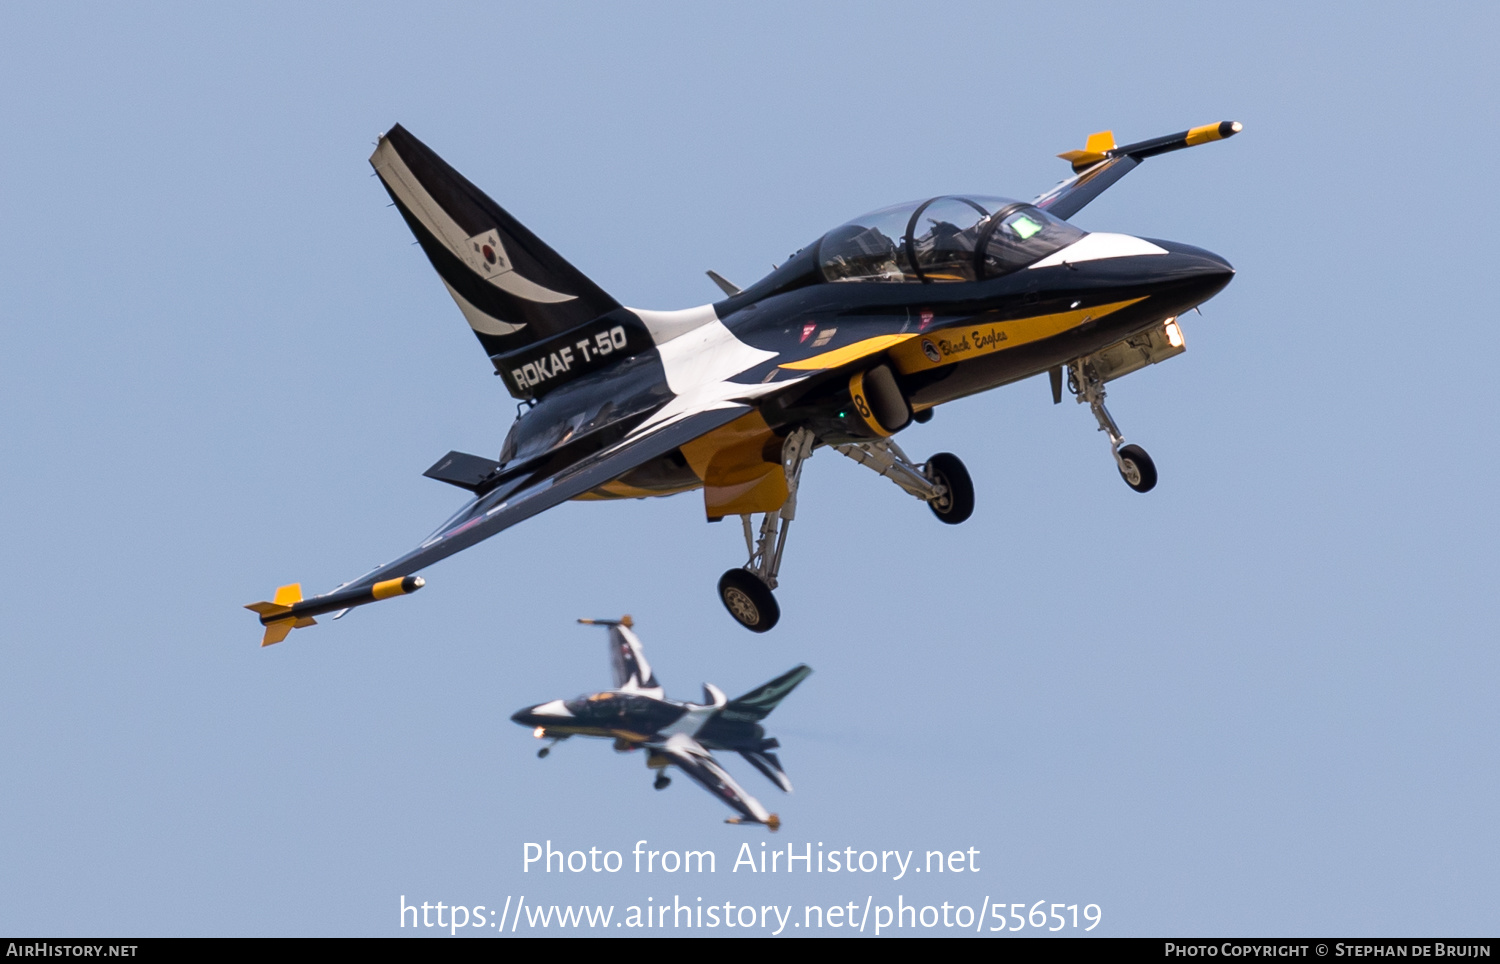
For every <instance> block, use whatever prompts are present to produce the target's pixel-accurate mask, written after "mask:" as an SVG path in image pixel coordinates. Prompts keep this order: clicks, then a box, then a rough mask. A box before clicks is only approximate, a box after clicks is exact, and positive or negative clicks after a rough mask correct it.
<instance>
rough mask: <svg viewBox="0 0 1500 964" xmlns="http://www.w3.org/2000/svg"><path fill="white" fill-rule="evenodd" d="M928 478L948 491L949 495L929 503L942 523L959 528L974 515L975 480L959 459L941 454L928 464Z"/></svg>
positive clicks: (946, 453)
mask: <svg viewBox="0 0 1500 964" xmlns="http://www.w3.org/2000/svg"><path fill="white" fill-rule="evenodd" d="M926 475H927V478H929V479H931V480H932V481H933V482H936V483H938V484H939V485H943V486H946V487H947V489H948V493H947V495H945V496H943V497H942V498H941V499H938V500H936V501H933V502H929V503H927V507H928V508H929V509H931V510H932V514H933V515H935V516H937V517H938V521H939V522H946V523H947V524H948V525H950V526H956V525H958V524H959V523H960V522H963V521H965V520H967V519H968V518H969V516H971V515H973V514H974V480H973V479H971V478H969V470H968V469H966V468H964V463H963V462H962V461H961V460H960V459H959V457H958V456H956V455H953V454H950V453H948V452H939V453H938V454H936V455H934V456H933V457H932V458H930V459H928V460H927V467H926Z"/></svg>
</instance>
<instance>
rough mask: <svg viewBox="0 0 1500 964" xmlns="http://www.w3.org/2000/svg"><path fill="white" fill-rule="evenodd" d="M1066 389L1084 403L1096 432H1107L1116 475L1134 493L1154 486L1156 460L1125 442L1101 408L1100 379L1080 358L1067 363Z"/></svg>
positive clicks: (1112, 421) (1107, 413)
mask: <svg viewBox="0 0 1500 964" xmlns="http://www.w3.org/2000/svg"><path fill="white" fill-rule="evenodd" d="M1054 384H1055V383H1054ZM1068 391H1070V392H1072V393H1073V394H1074V395H1075V396H1077V399H1078V404H1080V405H1082V404H1084V403H1087V404H1088V407H1089V410H1090V411H1091V412H1093V413H1094V419H1095V420H1096V421H1097V422H1098V423H1099V431H1101V432H1104V433H1106V434H1108V435H1109V451H1110V454H1111V455H1113V456H1114V457H1115V467H1116V468H1117V469H1119V470H1120V478H1122V479H1124V480H1125V484H1126V485H1128V486H1130V487H1131V488H1132V489H1134V490H1135V491H1137V492H1150V491H1151V490H1152V489H1153V488H1155V487H1156V463H1155V462H1152V461H1151V456H1149V455H1147V454H1146V450H1145V449H1143V448H1141V447H1140V446H1139V445H1125V444H1124V443H1125V436H1124V435H1122V434H1120V427H1119V426H1118V425H1116V424H1115V420H1114V419H1113V418H1111V417H1110V414H1109V409H1107V408H1105V407H1104V394H1105V393H1104V382H1103V381H1102V380H1101V379H1100V378H1099V376H1098V374H1097V373H1096V372H1094V370H1093V369H1092V368H1091V367H1090V366H1089V365H1087V364H1086V363H1084V362H1083V361H1082V360H1080V361H1076V362H1071V363H1069V365H1068Z"/></svg>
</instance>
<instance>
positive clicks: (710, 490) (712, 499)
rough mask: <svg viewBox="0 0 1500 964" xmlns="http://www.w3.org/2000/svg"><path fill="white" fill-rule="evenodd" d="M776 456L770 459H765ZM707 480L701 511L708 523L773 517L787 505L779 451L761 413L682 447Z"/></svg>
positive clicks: (753, 413) (776, 440)
mask: <svg viewBox="0 0 1500 964" xmlns="http://www.w3.org/2000/svg"><path fill="white" fill-rule="evenodd" d="M767 451H771V452H772V459H774V461H772V460H768V459H767V458H766V453H767ZM682 454H683V456H684V457H685V458H686V459H687V462H688V465H689V466H690V467H691V468H692V470H693V473H694V474H695V475H697V476H698V478H700V479H702V480H703V509H704V511H705V513H706V514H707V515H708V517H709V518H710V519H720V518H723V517H724V516H726V515H744V514H746V513H753V512H775V511H776V510H777V509H779V508H781V506H782V504H783V503H785V502H786V495H787V489H786V472H785V471H783V469H782V467H781V446H780V442H779V440H778V439H777V437H776V433H774V432H772V431H771V428H770V426H768V425H767V424H766V420H765V419H764V418H762V417H761V414H760V412H750V413H748V414H746V415H742V416H740V417H739V418H737V419H735V420H734V421H732V422H730V423H729V424H728V425H725V426H724V427H722V428H718V429H715V430H713V431H712V432H709V433H708V434H707V435H704V436H703V437H701V438H697V439H694V440H693V441H691V442H688V443H686V444H685V445H683V446H682Z"/></svg>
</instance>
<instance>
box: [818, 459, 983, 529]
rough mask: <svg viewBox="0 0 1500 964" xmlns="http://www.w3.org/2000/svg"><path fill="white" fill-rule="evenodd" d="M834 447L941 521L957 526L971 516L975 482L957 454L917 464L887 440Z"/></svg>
mask: <svg viewBox="0 0 1500 964" xmlns="http://www.w3.org/2000/svg"><path fill="white" fill-rule="evenodd" d="M834 448H835V449H836V450H838V452H839V453H840V454H842V455H847V456H848V457H849V458H851V459H853V460H854V461H856V462H858V463H859V464H860V465H863V466H865V467H866V468H868V469H871V470H872V471H874V472H877V473H879V474H880V475H883V476H885V477H886V478H888V479H890V480H891V481H892V482H894V483H896V484H897V485H898V486H900V487H901V488H902V489H903V490H905V491H906V492H908V493H910V494H911V495H914V496H916V497H917V498H919V499H921V500H922V501H923V502H926V503H927V507H928V508H929V509H931V510H932V514H933V515H935V516H937V517H938V521H940V522H945V523H947V524H948V525H958V524H959V523H960V522H963V521H964V520H966V519H968V518H969V516H971V515H973V514H974V482H973V480H971V479H970V478H969V470H968V469H966V468H964V464H963V462H962V461H960V460H959V457H958V456H956V455H952V454H950V453H948V452H939V453H938V454H936V455H934V456H932V457H931V458H930V459H928V460H927V462H926V463H925V464H923V465H917V464H915V463H914V462H912V460H911V459H909V458H907V455H906V453H905V452H903V451H901V446H899V445H897V444H896V442H895V440H894V439H889V438H883V439H880V440H879V441H875V442H851V443H850V444H848V445H835V446H834Z"/></svg>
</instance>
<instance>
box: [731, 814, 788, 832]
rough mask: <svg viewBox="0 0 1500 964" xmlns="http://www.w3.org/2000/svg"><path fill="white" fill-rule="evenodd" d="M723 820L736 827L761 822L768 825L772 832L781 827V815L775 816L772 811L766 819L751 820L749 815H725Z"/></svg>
mask: <svg viewBox="0 0 1500 964" xmlns="http://www.w3.org/2000/svg"><path fill="white" fill-rule="evenodd" d="M724 822H725V823H732V824H734V825H735V826H736V827H739V826H748V825H749V824H755V823H762V824H765V825H766V826H767V827H770V828H771V832H772V833H775V832H776V831H778V830H780V829H781V817H779V816H777V815H776V814H774V813H773V814H771V815H769V816H767V817H766V819H764V820H752V819H751V818H749V817H725V818H724Z"/></svg>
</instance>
